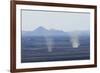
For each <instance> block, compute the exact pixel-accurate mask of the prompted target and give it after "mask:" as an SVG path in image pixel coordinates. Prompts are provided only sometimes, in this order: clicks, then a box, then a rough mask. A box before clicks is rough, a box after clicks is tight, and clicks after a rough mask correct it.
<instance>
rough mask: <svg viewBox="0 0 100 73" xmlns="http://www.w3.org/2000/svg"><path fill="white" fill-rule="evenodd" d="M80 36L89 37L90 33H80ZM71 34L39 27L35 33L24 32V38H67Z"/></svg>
mask: <svg viewBox="0 0 100 73" xmlns="http://www.w3.org/2000/svg"><path fill="white" fill-rule="evenodd" d="M78 32H79V34H83V35H89V31H78ZM67 35H70V32H64V31H60V30H55V29H50V30H47V29H45V28H43V27H38V28H37V29H35V30H34V31H22V36H67Z"/></svg>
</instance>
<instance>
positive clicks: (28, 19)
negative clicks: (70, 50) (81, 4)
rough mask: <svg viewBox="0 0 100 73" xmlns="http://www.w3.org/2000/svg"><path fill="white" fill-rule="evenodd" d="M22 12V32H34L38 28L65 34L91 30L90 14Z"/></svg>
mask: <svg viewBox="0 0 100 73" xmlns="http://www.w3.org/2000/svg"><path fill="white" fill-rule="evenodd" d="M21 12H22V31H34V30H35V29H37V28H38V27H43V28H45V29H47V30H52V29H54V30H60V31H65V32H69V31H86V30H90V14H89V13H77V12H75V13H74V12H63V11H62V12H53V11H37V10H29V11H28V10H22V11H21Z"/></svg>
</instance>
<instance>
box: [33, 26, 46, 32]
mask: <svg viewBox="0 0 100 73" xmlns="http://www.w3.org/2000/svg"><path fill="white" fill-rule="evenodd" d="M46 31H48V30H47V29H45V28H44V27H41V26H40V27H38V28H36V29H35V30H34V32H41V33H42V32H46Z"/></svg>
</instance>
